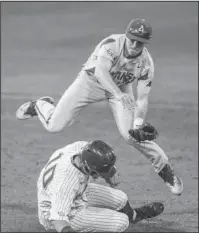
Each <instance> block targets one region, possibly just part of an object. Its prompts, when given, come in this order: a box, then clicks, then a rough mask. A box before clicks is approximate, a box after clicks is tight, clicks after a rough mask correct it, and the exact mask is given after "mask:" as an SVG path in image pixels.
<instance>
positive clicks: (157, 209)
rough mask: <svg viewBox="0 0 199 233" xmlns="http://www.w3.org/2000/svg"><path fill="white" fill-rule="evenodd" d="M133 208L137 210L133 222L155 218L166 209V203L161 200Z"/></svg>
mask: <svg viewBox="0 0 199 233" xmlns="http://www.w3.org/2000/svg"><path fill="white" fill-rule="evenodd" d="M133 210H134V211H135V212H136V217H135V219H134V220H132V221H131V222H132V223H137V222H139V221H141V220H143V219H148V218H154V217H156V216H158V215H160V214H161V213H162V212H163V210H164V205H163V204H162V203H161V202H152V203H150V204H146V205H144V206H141V207H139V208H136V209H133Z"/></svg>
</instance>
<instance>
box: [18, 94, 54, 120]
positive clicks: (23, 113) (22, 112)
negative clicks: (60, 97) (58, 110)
mask: <svg viewBox="0 0 199 233" xmlns="http://www.w3.org/2000/svg"><path fill="white" fill-rule="evenodd" d="M38 100H44V101H46V102H48V103H50V104H54V100H53V98H51V97H49V96H44V97H41V98H39V99H38ZM36 101H37V100H36ZM36 101H28V102H26V103H24V104H22V105H21V106H20V107H19V108H18V109H17V111H16V117H17V119H19V120H26V119H30V118H32V117H34V116H37V113H36V111H35V103H36Z"/></svg>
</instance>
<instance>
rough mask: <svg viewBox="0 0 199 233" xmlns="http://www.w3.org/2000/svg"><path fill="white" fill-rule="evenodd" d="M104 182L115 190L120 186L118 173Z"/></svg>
mask: <svg viewBox="0 0 199 233" xmlns="http://www.w3.org/2000/svg"><path fill="white" fill-rule="evenodd" d="M106 182H107V183H108V184H109V185H110V187H111V188H115V187H116V186H118V185H119V184H120V173H119V172H116V173H115V175H114V176H112V177H110V178H108V179H106Z"/></svg>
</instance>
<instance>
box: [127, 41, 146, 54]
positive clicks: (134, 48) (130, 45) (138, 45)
mask: <svg viewBox="0 0 199 233" xmlns="http://www.w3.org/2000/svg"><path fill="white" fill-rule="evenodd" d="M143 48H144V43H142V42H140V41H137V40H131V39H129V38H126V49H127V52H128V54H129V55H130V56H136V55H138V54H139V53H140V52H141V51H142V50H143Z"/></svg>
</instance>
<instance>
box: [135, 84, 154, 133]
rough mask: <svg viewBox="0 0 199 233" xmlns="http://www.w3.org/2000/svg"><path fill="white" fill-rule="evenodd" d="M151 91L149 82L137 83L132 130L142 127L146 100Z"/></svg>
mask: <svg viewBox="0 0 199 233" xmlns="http://www.w3.org/2000/svg"><path fill="white" fill-rule="evenodd" d="M150 90H151V81H150V80H148V81H138V84H137V99H136V107H135V111H134V124H133V128H134V129H137V128H139V127H141V126H142V124H143V122H144V119H145V117H146V114H147V111H148V98H149V93H150Z"/></svg>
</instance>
